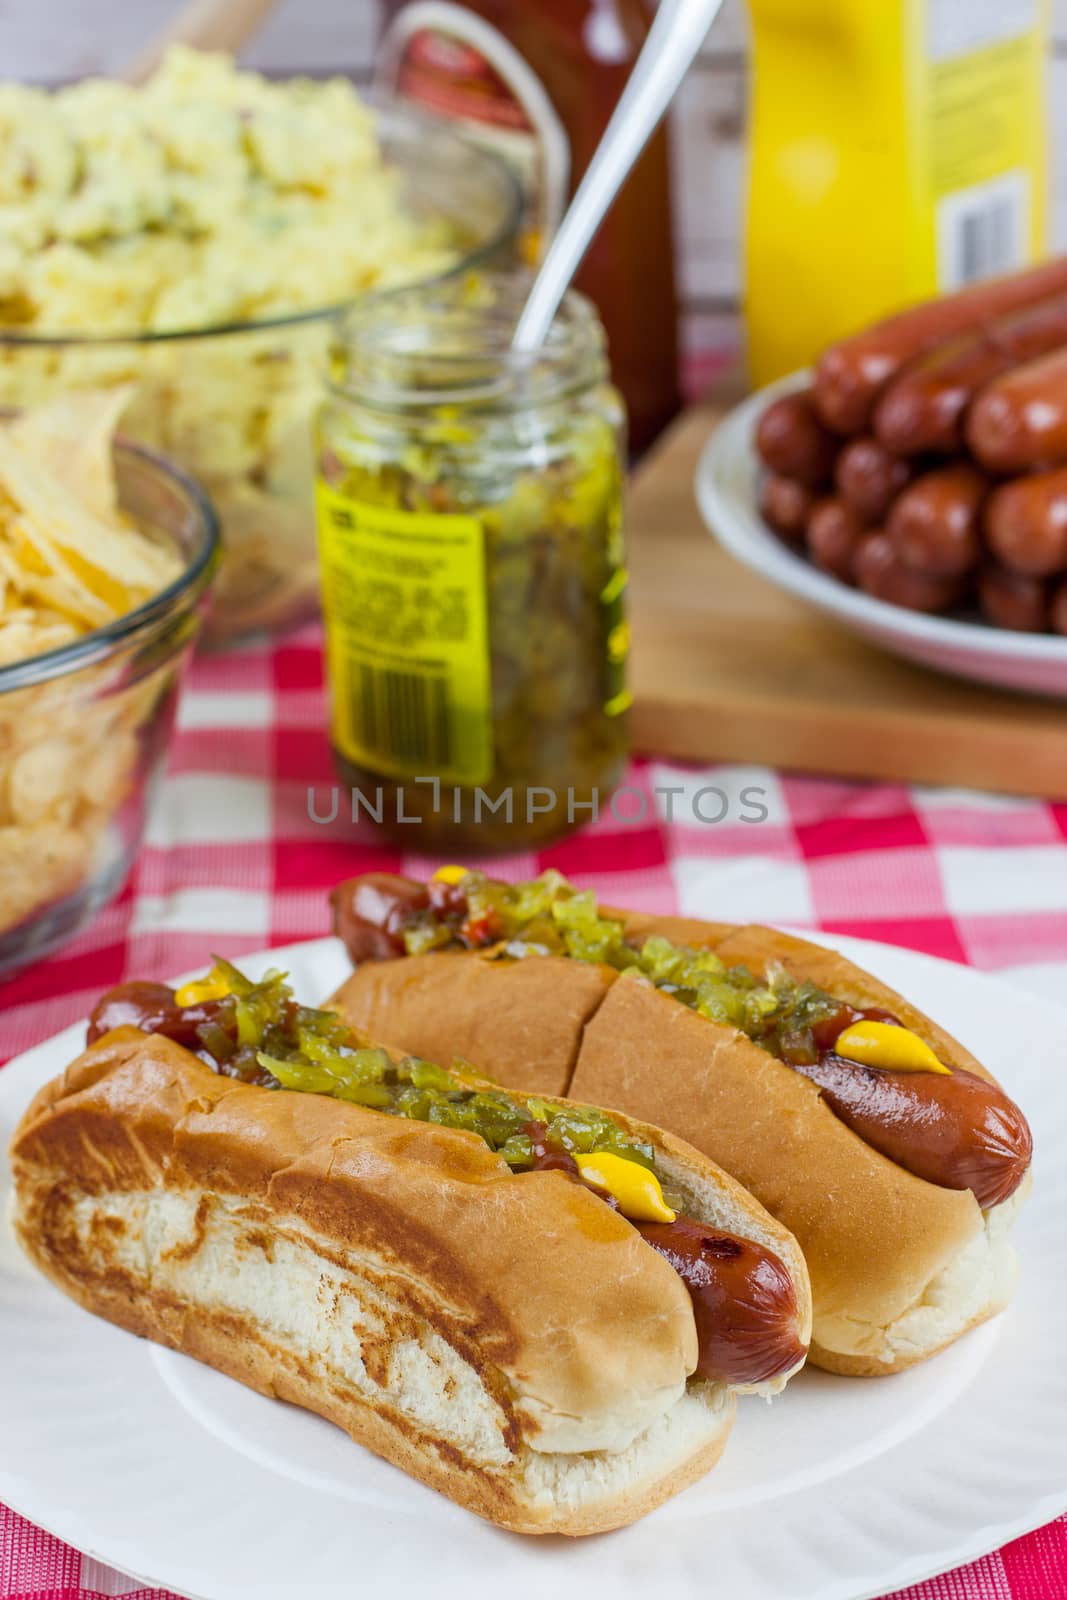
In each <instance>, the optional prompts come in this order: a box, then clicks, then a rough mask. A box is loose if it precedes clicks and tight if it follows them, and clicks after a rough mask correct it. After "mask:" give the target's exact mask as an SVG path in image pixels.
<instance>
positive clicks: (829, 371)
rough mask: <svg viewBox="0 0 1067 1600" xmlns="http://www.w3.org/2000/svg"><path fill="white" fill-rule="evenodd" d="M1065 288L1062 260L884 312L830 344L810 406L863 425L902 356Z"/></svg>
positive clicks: (843, 427)
mask: <svg viewBox="0 0 1067 1600" xmlns="http://www.w3.org/2000/svg"><path fill="white" fill-rule="evenodd" d="M1065 291H1067V261H1064V260H1056V261H1048V262H1045V263H1043V264H1042V265H1041V266H1038V267H1032V268H1031V269H1030V270H1029V271H1027V272H1019V273H1015V274H1013V275H1012V276H1011V277H1006V278H997V279H995V280H993V281H992V282H989V283H981V284H975V285H972V286H971V287H970V288H967V289H961V290H960V291H959V292H958V293H957V294H950V295H946V296H944V297H943V298H942V299H940V300H929V301H925V302H923V303H922V304H921V305H917V306H911V307H909V308H908V309H907V310H906V311H901V312H898V313H897V314H896V315H895V316H892V317H887V318H886V319H885V321H883V322H878V323H875V325H874V327H872V328H867V329H865V330H864V331H863V332H861V333H857V334H854V335H853V336H852V337H851V338H848V339H843V340H842V341H841V342H840V343H839V344H835V345H831V347H830V349H829V350H827V351H826V352H825V353H824V354H823V356H822V357H821V359H820V360H819V363H818V366H817V368H816V372H815V385H814V399H815V409H816V412H817V413H818V416H819V418H820V420H821V421H822V422H823V423H824V425H825V426H826V427H828V428H830V429H831V430H832V431H833V432H834V433H841V434H857V433H863V432H865V431H867V430H869V428H870V426H871V418H872V413H873V410H874V406H875V403H876V401H877V400H878V397H879V395H880V394H881V393H882V392H883V390H884V389H885V387H886V385H887V384H888V383H889V382H890V381H891V380H892V379H893V378H895V377H896V375H897V374H898V373H899V372H900V371H901V369H902V368H903V367H904V366H905V365H906V363H907V362H909V361H913V360H915V358H916V357H918V356H922V355H925V354H926V352H927V351H929V350H932V349H933V348H934V346H935V345H938V344H941V343H942V342H943V341H944V340H946V339H953V338H955V337H957V336H958V335H959V334H961V333H967V332H969V331H970V330H971V329H972V328H977V327H981V326H982V325H983V324H984V323H987V322H988V321H990V319H992V318H994V317H999V316H1003V315H1004V314H1006V313H1008V312H1011V311H1016V310H1020V309H1021V308H1022V307H1024V306H1032V305H1034V304H1036V303H1037V302H1038V301H1039V300H1044V299H1046V298H1047V297H1049V296H1051V295H1056V294H1062V293H1064V292H1065Z"/></svg>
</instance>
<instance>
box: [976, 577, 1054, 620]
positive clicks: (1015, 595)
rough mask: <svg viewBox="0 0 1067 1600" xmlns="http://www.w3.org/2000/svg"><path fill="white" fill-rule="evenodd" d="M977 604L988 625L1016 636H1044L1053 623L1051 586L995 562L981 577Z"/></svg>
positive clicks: (979, 578)
mask: <svg viewBox="0 0 1067 1600" xmlns="http://www.w3.org/2000/svg"><path fill="white" fill-rule="evenodd" d="M978 603H979V605H980V606H981V608H982V615H983V616H984V617H986V619H987V620H988V621H989V622H995V623H996V625H997V627H998V628H1012V629H1014V630H1015V632H1016V633H1045V632H1046V631H1047V629H1048V626H1049V622H1050V620H1051V619H1050V596H1049V586H1048V584H1047V583H1046V582H1044V581H1043V580H1042V579H1041V578H1028V577H1027V576H1026V575H1025V574H1024V573H1022V572H1009V571H1008V569H1007V567H999V566H997V565H996V563H995V562H992V561H991V562H988V563H987V564H986V565H985V566H984V567H983V568H982V570H981V572H980V573H979V575H978Z"/></svg>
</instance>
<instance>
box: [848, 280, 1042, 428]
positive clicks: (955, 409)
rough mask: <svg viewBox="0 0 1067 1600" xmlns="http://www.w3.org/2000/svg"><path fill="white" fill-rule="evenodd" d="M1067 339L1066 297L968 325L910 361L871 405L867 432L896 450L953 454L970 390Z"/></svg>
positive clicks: (970, 395)
mask: <svg viewBox="0 0 1067 1600" xmlns="http://www.w3.org/2000/svg"><path fill="white" fill-rule="evenodd" d="M1063 344H1067V294H1058V295H1053V296H1052V297H1051V298H1050V299H1048V300H1041V301H1039V302H1038V304H1037V305H1036V306H1028V307H1027V308H1026V309H1025V310H1023V311H1014V312H1011V313H1009V314H1008V315H1007V316H1003V317H997V318H995V319H994V321H992V322H990V323H988V324H984V325H983V326H981V327H979V328H975V329H974V330H973V331H972V332H971V333H968V334H963V335H962V336H961V337H960V338H958V339H952V340H949V341H948V342H947V343H946V344H943V345H939V346H938V347H937V348H936V349H934V350H932V351H931V352H930V354H929V355H927V356H923V357H922V358H920V360H918V361H914V362H912V364H911V365H910V366H909V367H906V368H905V369H904V371H903V372H902V373H901V374H900V376H899V378H896V379H894V381H893V382H892V383H891V384H890V386H889V388H888V389H887V390H886V392H885V394H884V395H883V396H882V398H881V400H880V401H879V402H878V406H877V409H876V411H875V414H874V431H875V433H876V434H877V436H878V438H879V439H880V440H881V442H882V443H883V444H884V445H885V446H886V447H887V448H888V449H890V450H892V451H895V452H896V453H897V454H898V455H902V456H911V455H919V454H921V453H923V452H925V451H930V452H936V453H940V454H943V455H953V454H955V453H956V452H957V451H958V450H960V449H961V448H962V447H963V421H964V415H965V413H966V410H967V407H968V406H969V405H970V403H971V401H972V400H973V399H974V397H975V395H976V394H977V393H978V392H979V390H980V389H982V388H983V387H984V386H985V385H986V384H987V383H990V382H992V380H993V379H994V378H999V377H1000V376H1001V375H1002V374H1003V373H1005V372H1009V371H1010V370H1011V368H1012V367H1015V366H1018V365H1019V364H1020V363H1022V362H1024V361H1033V360H1035V359H1036V358H1037V357H1038V356H1043V355H1047V354H1048V352H1049V351H1050V350H1057V349H1059V347H1060V346H1061V345H1063Z"/></svg>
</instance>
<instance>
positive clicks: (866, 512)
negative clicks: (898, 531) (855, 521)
mask: <svg viewBox="0 0 1067 1600" xmlns="http://www.w3.org/2000/svg"><path fill="white" fill-rule="evenodd" d="M912 473H913V469H912V467H911V466H910V465H909V463H908V462H907V461H901V460H899V459H898V458H897V457H896V456H894V455H891V454H890V452H889V451H888V450H887V449H886V448H885V446H884V445H883V444H879V442H878V440H877V439H872V438H871V437H870V435H868V434H864V435H863V436H862V437H860V438H859V439H853V441H852V443H851V444H847V445H846V446H845V448H844V449H843V450H842V452H841V454H840V455H839V456H838V458H837V468H836V470H835V472H834V481H835V483H836V484H837V492H838V494H840V496H841V498H842V500H844V501H846V502H847V504H848V505H850V506H851V507H852V509H853V511H857V512H858V513H859V515H860V516H861V517H862V518H863V519H864V521H865V522H867V523H869V524H870V525H871V526H872V527H873V526H874V525H875V524H877V523H882V522H884V521H885V519H886V517H887V516H888V515H889V508H890V506H891V505H892V504H893V501H894V500H895V499H896V497H897V495H898V494H900V492H901V491H902V490H903V489H905V488H906V487H907V485H908V483H909V482H910V481H911V478H912Z"/></svg>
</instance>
